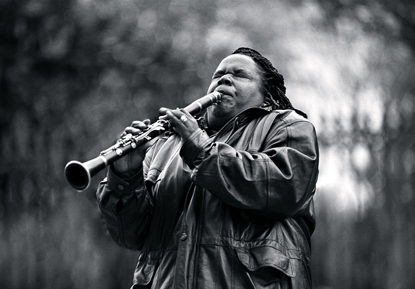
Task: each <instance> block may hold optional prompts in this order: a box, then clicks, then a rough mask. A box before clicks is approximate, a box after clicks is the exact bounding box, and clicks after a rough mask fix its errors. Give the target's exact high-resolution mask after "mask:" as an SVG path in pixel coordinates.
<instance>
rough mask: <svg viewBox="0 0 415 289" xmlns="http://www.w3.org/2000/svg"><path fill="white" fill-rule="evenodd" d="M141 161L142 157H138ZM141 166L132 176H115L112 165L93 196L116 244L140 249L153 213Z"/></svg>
mask: <svg viewBox="0 0 415 289" xmlns="http://www.w3.org/2000/svg"><path fill="white" fill-rule="evenodd" d="M138 161H140V162H141V160H138ZM146 168H147V165H146V163H145V162H144V164H143V167H142V168H141V169H140V170H139V171H138V172H137V173H136V174H135V175H134V176H132V177H131V178H129V179H122V178H120V177H118V176H117V175H116V174H115V173H114V172H113V170H112V169H111V167H110V168H109V169H108V173H107V177H106V178H105V179H104V180H103V181H101V183H100V185H99V187H98V190H97V193H96V196H97V200H98V205H99V208H100V210H101V213H102V216H103V218H104V220H105V223H106V226H107V229H108V232H109V233H110V235H111V237H112V238H113V240H114V241H115V242H116V243H118V244H119V245H121V246H123V247H126V248H129V249H132V250H140V249H141V246H142V245H143V242H144V240H145V236H146V233H147V230H148V228H149V226H150V221H151V216H152V213H153V207H154V205H153V201H152V198H151V195H150V194H149V193H148V191H147V190H146V188H145V185H144V176H143V171H145V170H146Z"/></svg>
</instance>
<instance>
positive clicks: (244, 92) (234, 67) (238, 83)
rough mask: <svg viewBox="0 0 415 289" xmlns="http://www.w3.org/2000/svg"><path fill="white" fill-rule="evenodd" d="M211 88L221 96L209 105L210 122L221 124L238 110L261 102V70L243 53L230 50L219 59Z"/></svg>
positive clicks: (238, 111) (256, 105) (209, 90)
mask: <svg viewBox="0 0 415 289" xmlns="http://www.w3.org/2000/svg"><path fill="white" fill-rule="evenodd" d="M213 91H218V92H220V93H222V100H221V102H220V103H219V104H218V105H213V106H210V107H209V108H208V110H207V113H208V121H209V124H211V122H215V123H221V124H222V126H223V125H224V124H225V123H226V122H228V121H229V120H230V119H232V118H233V117H234V116H235V115H237V114H238V113H240V112H242V111H244V110H245V109H247V108H250V107H259V106H260V105H262V104H263V102H264V95H263V87H262V78H261V73H260V70H259V68H258V66H257V64H256V63H255V62H254V60H253V59H252V58H250V57H249V56H246V55H242V54H232V55H230V56H228V57H226V58H225V59H223V60H222V61H221V63H220V64H219V66H218V68H217V69H216V71H215V72H214V74H213V77H212V81H211V83H210V86H209V89H208V93H211V92H213Z"/></svg>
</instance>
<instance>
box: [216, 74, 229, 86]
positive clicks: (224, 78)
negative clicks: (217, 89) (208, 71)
mask: <svg viewBox="0 0 415 289" xmlns="http://www.w3.org/2000/svg"><path fill="white" fill-rule="evenodd" d="M221 84H225V85H231V84H232V81H231V78H230V77H229V75H227V74H225V75H222V77H221V78H219V81H218V85H221Z"/></svg>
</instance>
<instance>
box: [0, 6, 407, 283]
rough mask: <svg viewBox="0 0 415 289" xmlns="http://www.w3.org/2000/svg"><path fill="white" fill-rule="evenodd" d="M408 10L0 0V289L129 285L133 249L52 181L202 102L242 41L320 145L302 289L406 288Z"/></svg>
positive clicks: (84, 199)
mask: <svg viewBox="0 0 415 289" xmlns="http://www.w3.org/2000/svg"><path fill="white" fill-rule="evenodd" d="M414 15H415V2H413V1H412V0H359V1H357V0H347V1H343V0H269V1H267V0H256V1H251V0H237V1H236V0H205V1H189V0H153V1H144V0H100V1H93V0H0V272H1V273H0V288H3V289H9V288H44V289H48V288H60V289H66V288H68V289H69V288H74V289H75V288H101V289H115V288H129V286H130V284H131V280H132V274H133V269H134V266H135V259H136V257H137V256H136V252H133V251H128V250H126V249H123V248H121V247H119V246H118V245H116V244H115V243H114V242H113V241H112V240H111V238H110V236H109V235H108V234H107V232H106V229H105V225H104V224H103V222H102V219H101V217H100V213H99V211H98V209H97V205H96V202H95V199H94V198H95V189H96V186H97V184H98V181H99V180H100V179H102V178H103V177H104V174H105V173H104V172H101V173H100V174H99V175H98V176H97V177H95V178H94V179H93V182H92V184H91V186H90V188H89V189H88V190H87V191H86V192H83V193H78V192H76V191H74V190H73V189H72V188H71V187H70V186H69V185H68V184H67V182H66V180H65V178H64V175H63V168H64V166H65V164H66V163H67V162H68V161H70V160H73V159H76V160H80V161H86V160H89V159H91V158H93V157H96V156H97V155H98V153H99V152H100V151H101V150H102V149H104V148H107V147H109V146H110V145H111V144H113V142H114V140H115V139H116V137H117V136H118V135H119V133H120V132H121V131H122V130H123V128H124V127H125V126H126V125H128V124H130V123H131V121H132V120H139V119H144V118H151V119H153V120H154V119H156V117H157V114H158V109H159V108H160V107H162V106H164V107H172V108H175V107H183V106H184V105H185V104H188V103H189V102H190V101H192V100H194V99H196V98H199V97H201V96H203V95H205V93H206V90H207V87H208V84H209V82H210V78H211V75H212V73H213V71H214V69H215V68H216V66H217V65H218V63H219V62H220V60H221V59H222V58H224V57H225V56H227V55H229V54H230V53H231V52H232V51H233V50H235V49H236V48H238V47H240V46H249V47H252V48H255V49H257V50H259V51H260V52H261V53H262V54H263V55H265V56H266V57H268V58H269V59H270V60H271V61H272V62H273V64H274V65H275V66H276V67H277V68H278V70H279V71H280V72H281V73H282V74H283V75H284V77H285V80H286V86H287V95H288V97H289V98H290V99H291V101H292V103H293V105H294V106H295V107H297V108H299V109H301V110H303V111H305V112H306V113H307V114H308V115H309V119H310V120H311V121H312V122H313V123H314V124H315V126H316V129H317V131H318V135H319V141H320V150H321V164H320V178H319V183H318V192H317V194H316V197H315V201H316V210H317V218H318V223H317V229H316V231H315V233H314V235H313V237H312V242H313V253H312V265H313V267H312V270H313V283H314V288H317V289H348V288H355V289H356V288H357V289H360V288H362V289H363V288H364V289H367V288H377V289H379V288H380V289H383V288H385V289H386V288H388V289H389V288H397V289H398V288H399V289H400V288H402V289H409V288H415V274H414V272H415V218H414V217H415V210H414V209H413V206H414V205H415V197H414V189H415V175H414V172H415V146H414V142H415V131H414V126H415V114H414V111H415V81H414V79H415V62H414V53H415V16H414Z"/></svg>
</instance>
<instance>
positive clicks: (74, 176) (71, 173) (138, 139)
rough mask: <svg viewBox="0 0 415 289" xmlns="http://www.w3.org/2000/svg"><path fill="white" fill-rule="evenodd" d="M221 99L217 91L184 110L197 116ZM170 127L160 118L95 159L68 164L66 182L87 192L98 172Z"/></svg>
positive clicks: (126, 136)
mask: <svg viewBox="0 0 415 289" xmlns="http://www.w3.org/2000/svg"><path fill="white" fill-rule="evenodd" d="M221 98H222V94H221V93H219V92H217V91H215V92H212V93H210V94H208V95H205V96H203V97H201V98H199V99H198V100H196V101H194V102H192V103H191V104H189V105H188V106H186V107H185V108H184V110H185V111H187V112H188V113H190V114H197V113H199V112H201V111H203V110H204V109H206V108H207V107H209V106H211V105H213V104H216V103H218V102H220V100H221ZM169 127H170V123H169V121H168V120H166V119H165V118H163V117H160V119H159V120H157V121H156V122H155V123H153V124H151V125H149V126H148V127H147V128H146V129H145V130H144V131H143V132H142V133H140V134H138V135H132V134H127V135H125V136H123V137H122V138H120V139H119V140H117V142H116V143H115V144H114V145H113V146H111V147H109V148H107V149H105V150H103V151H101V152H100V153H99V155H98V156H97V157H96V158H94V159H91V160H89V161H86V162H83V163H81V162H79V161H75V160H74V161H70V162H68V163H67V164H66V166H65V169H64V173H65V177H66V180H67V181H68V182H69V184H70V185H71V186H72V187H73V188H74V189H75V190H77V191H84V190H86V189H87V188H88V187H89V185H90V183H91V178H92V177H93V176H95V175H96V174H97V173H98V172H100V171H101V170H103V169H104V168H105V167H107V166H108V165H110V164H112V163H113V162H115V161H116V160H118V159H120V158H122V157H124V156H126V155H127V154H128V153H130V152H132V151H133V150H134V149H135V148H137V147H138V146H139V145H141V144H143V143H144V142H148V141H150V140H152V139H153V138H155V137H158V136H159V135H160V134H161V133H163V132H164V131H166V130H167V129H169Z"/></svg>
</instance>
